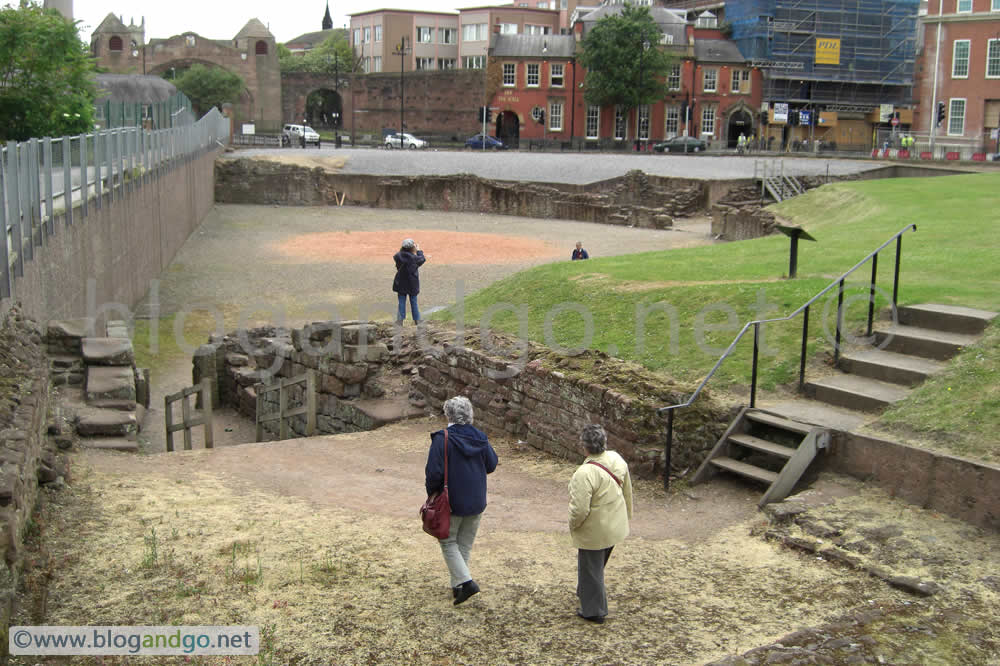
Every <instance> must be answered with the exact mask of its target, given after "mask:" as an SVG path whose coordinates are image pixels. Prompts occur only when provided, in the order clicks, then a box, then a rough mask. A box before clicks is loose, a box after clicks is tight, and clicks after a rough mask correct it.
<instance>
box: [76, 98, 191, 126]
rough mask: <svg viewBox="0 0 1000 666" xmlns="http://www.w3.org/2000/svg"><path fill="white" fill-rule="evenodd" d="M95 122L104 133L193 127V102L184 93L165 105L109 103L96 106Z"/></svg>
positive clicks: (159, 103) (105, 102) (158, 103)
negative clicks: (118, 129) (116, 128)
mask: <svg viewBox="0 0 1000 666" xmlns="http://www.w3.org/2000/svg"><path fill="white" fill-rule="evenodd" d="M95 108H96V114H95V120H96V121H97V124H98V125H100V127H101V129H112V128H115V127H141V128H143V129H147V130H159V129H169V128H171V127H184V126H187V125H193V124H194V122H195V117H194V113H193V112H192V111H191V100H190V99H188V97H187V95H185V94H184V93H182V92H178V93H175V94H174V95H171V96H170V98H169V99H167V100H165V101H163V102H156V103H153V104H143V103H138V102H113V101H111V100H110V99H108V100H105V101H103V102H99V103H98V104H97V105H96V107H95Z"/></svg>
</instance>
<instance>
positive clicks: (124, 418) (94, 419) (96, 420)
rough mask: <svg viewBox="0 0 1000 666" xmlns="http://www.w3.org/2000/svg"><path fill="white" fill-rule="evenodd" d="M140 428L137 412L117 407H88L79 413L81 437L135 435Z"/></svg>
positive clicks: (78, 422) (78, 423) (126, 436)
mask: <svg viewBox="0 0 1000 666" xmlns="http://www.w3.org/2000/svg"><path fill="white" fill-rule="evenodd" d="M138 430H139V425H138V422H137V421H136V419H135V414H133V413H132V412H122V411H118V410H115V409H87V410H84V411H82V412H80V413H79V414H78V415H77V421H76V432H77V434H78V435H80V436H81V437H125V438H129V437H132V438H134V437H135V434H136V432H138Z"/></svg>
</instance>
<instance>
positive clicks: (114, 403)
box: [87, 399, 138, 412]
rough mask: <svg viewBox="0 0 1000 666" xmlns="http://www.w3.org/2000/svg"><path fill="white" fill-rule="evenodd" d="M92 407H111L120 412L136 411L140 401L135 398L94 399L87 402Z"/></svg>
mask: <svg viewBox="0 0 1000 666" xmlns="http://www.w3.org/2000/svg"><path fill="white" fill-rule="evenodd" d="M87 404H88V405H89V406H91V407H97V408H98V409H110V410H116V411H119V412H134V411H135V408H136V406H137V405H138V403H137V402H136V401H135V400H111V399H107V400H93V401H91V402H89V403H87Z"/></svg>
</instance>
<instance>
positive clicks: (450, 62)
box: [437, 58, 455, 69]
mask: <svg viewBox="0 0 1000 666" xmlns="http://www.w3.org/2000/svg"><path fill="white" fill-rule="evenodd" d="M437 68H438V69H455V59H454V58H438V60H437Z"/></svg>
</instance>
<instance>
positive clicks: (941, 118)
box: [937, 102, 945, 127]
mask: <svg viewBox="0 0 1000 666" xmlns="http://www.w3.org/2000/svg"><path fill="white" fill-rule="evenodd" d="M944 118H945V112H944V102H938V114H937V126H938V127H941V123H943V122H944Z"/></svg>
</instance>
